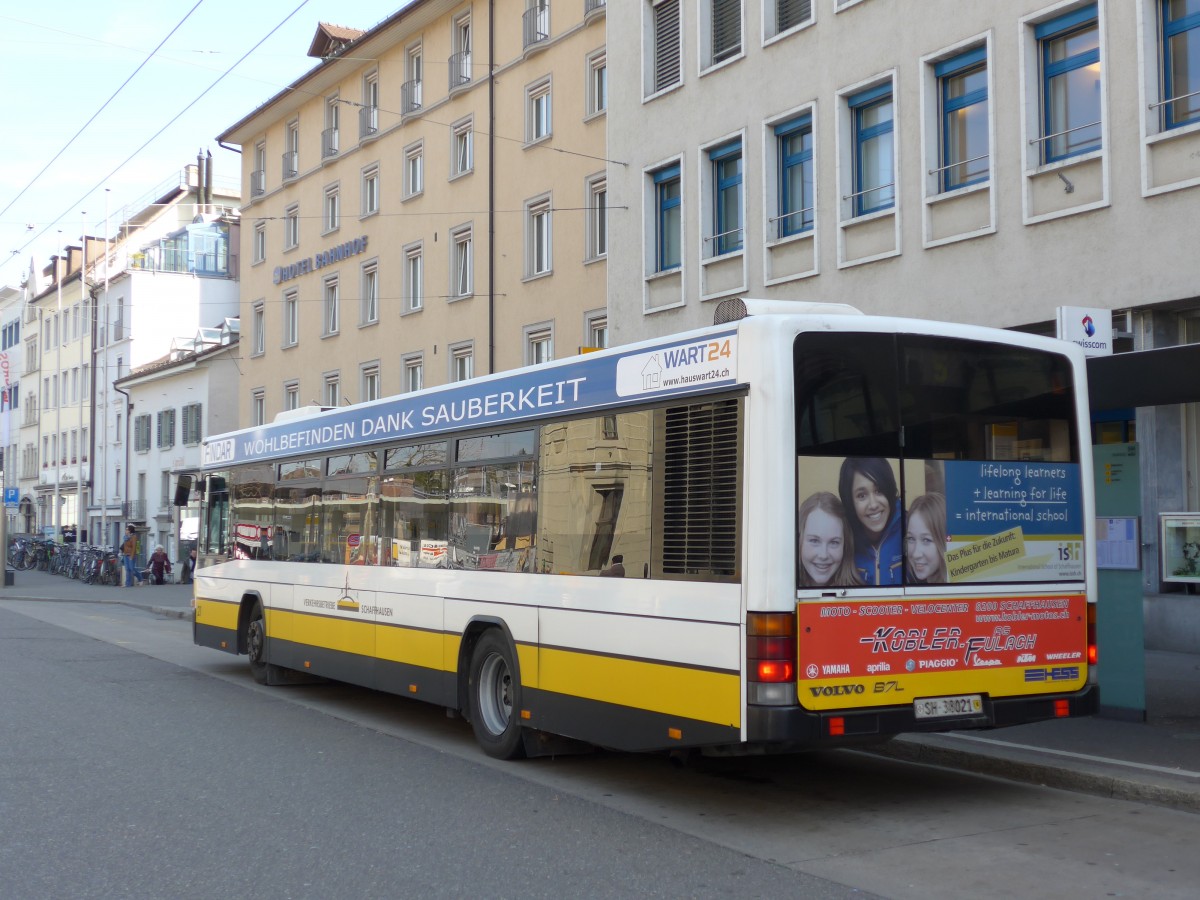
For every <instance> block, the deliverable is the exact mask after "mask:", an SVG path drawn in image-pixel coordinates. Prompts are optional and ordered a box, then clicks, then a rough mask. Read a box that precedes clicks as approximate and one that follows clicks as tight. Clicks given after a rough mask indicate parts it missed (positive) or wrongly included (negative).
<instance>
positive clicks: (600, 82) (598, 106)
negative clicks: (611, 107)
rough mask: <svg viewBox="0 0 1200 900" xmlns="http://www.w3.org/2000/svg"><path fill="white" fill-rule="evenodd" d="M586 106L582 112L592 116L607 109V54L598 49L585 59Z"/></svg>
mask: <svg viewBox="0 0 1200 900" xmlns="http://www.w3.org/2000/svg"><path fill="white" fill-rule="evenodd" d="M587 78H588V81H587V107H586V109H585V110H584V114H585V115H587V116H594V115H597V114H599V113H602V112H604V111H605V110H606V109H608V54H607V53H606V52H605V51H603V50H598V51H596V52H595V53H593V54H592V55H591V56H589V57H588V60H587Z"/></svg>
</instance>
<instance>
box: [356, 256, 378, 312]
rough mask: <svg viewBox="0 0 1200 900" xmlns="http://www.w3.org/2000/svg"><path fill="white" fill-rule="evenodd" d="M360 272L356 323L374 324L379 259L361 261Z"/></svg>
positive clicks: (376, 308)
mask: <svg viewBox="0 0 1200 900" xmlns="http://www.w3.org/2000/svg"><path fill="white" fill-rule="evenodd" d="M361 274H362V277H361V279H360V287H359V290H360V296H361V299H360V300H359V306H358V323H359V324H360V325H374V324H375V323H376V322H378V321H379V261H378V260H374V259H373V260H371V261H370V262H367V263H363V266H362V273H361Z"/></svg>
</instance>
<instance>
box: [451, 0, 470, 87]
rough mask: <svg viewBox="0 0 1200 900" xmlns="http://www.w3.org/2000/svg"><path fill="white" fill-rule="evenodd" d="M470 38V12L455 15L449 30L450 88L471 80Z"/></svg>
mask: <svg viewBox="0 0 1200 900" xmlns="http://www.w3.org/2000/svg"><path fill="white" fill-rule="evenodd" d="M471 40H472V35H471V14H470V13H469V12H467V13H463V14H462V15H460V16H456V17H455V19H454V22H453V24H452V25H451V31H450V47H451V51H452V52H451V56H450V90H454V89H455V88H456V87H459V86H460V85H464V84H470V82H471V77H472V72H471Z"/></svg>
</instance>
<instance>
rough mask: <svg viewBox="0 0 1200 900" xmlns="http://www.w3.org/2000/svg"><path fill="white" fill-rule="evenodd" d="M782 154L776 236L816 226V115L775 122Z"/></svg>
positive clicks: (777, 151)
mask: <svg viewBox="0 0 1200 900" xmlns="http://www.w3.org/2000/svg"><path fill="white" fill-rule="evenodd" d="M775 146H776V153H777V155H778V157H779V217H778V218H777V219H776V220H775V221H776V223H777V228H776V232H775V233H776V236H777V237H781V238H783V237H788V236H789V235H793V234H800V233H801V232H805V231H809V230H811V229H812V227H813V209H814V207H815V203H814V197H813V130H812V116H808V115H805V116H800V117H798V118H795V119H792V120H790V121H787V122H781V123H780V124H778V125H776V126H775Z"/></svg>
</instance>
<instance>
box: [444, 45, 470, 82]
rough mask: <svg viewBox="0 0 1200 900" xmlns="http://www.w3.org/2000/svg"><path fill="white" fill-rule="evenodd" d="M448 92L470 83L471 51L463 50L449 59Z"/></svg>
mask: <svg viewBox="0 0 1200 900" xmlns="http://www.w3.org/2000/svg"><path fill="white" fill-rule="evenodd" d="M448 68H449V69H450V90H454V89H455V88H457V87H462V86H463V85H464V84H470V83H471V51H470V50H464V51H463V52H462V53H455V54H453V55H452V56H451V57H450V65H449V66H448Z"/></svg>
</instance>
